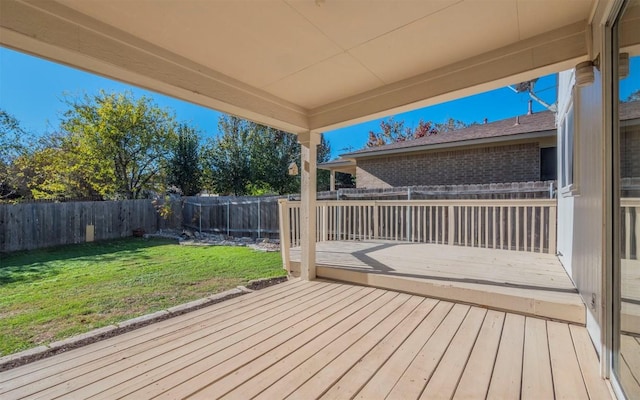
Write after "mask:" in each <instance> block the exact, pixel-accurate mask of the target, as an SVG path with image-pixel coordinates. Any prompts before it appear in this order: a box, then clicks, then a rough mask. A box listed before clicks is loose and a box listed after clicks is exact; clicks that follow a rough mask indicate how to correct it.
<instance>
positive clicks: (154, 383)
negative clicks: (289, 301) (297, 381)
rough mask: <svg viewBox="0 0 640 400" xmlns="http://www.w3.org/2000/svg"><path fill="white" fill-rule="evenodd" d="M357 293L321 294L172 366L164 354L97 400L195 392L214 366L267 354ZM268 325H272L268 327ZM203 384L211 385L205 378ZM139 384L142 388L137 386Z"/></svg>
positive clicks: (192, 354) (182, 356)
mask: <svg viewBox="0 0 640 400" xmlns="http://www.w3.org/2000/svg"><path fill="white" fill-rule="evenodd" d="M358 292H359V291H358V290H357V289H356V290H355V291H353V290H352V289H347V290H346V291H342V292H340V293H335V292H333V291H332V292H324V293H323V296H321V297H318V298H316V299H315V301H313V302H309V303H305V304H301V305H300V307H298V308H294V309H291V310H287V312H284V313H280V314H279V315H278V316H277V318H276V319H275V320H273V321H270V324H265V323H262V324H258V325H255V326H254V327H252V329H244V330H243V331H241V332H240V333H239V334H235V335H233V336H228V337H226V338H225V339H224V340H221V341H219V342H218V343H213V344H211V345H207V346H206V347H202V348H199V349H197V350H196V351H191V352H189V353H187V354H186V356H185V355H180V356H179V357H177V358H175V359H174V361H173V362H171V363H169V362H166V357H167V355H166V354H163V355H162V356H161V357H158V358H157V359H155V360H153V362H151V363H145V364H144V365H140V366H136V367H134V369H129V370H127V371H123V373H124V375H123V377H131V376H132V375H137V376H139V375H142V374H144V376H145V379H144V380H135V381H133V382H131V383H128V382H127V383H123V384H120V385H117V387H118V388H119V391H118V392H117V393H114V394H112V393H110V392H109V391H103V392H100V395H99V398H104V399H109V398H113V397H115V396H116V395H117V396H119V395H122V394H124V393H126V394H127V395H128V396H131V397H134V398H136V397H145V398H149V397H152V396H157V395H160V394H162V393H164V392H165V391H168V390H170V389H173V388H177V387H185V386H188V387H189V389H188V390H191V391H195V390H197V389H198V388H199V387H201V386H198V385H197V384H196V383H195V382H194V381H198V380H202V379H203V377H202V374H204V373H205V372H208V371H209V370H211V369H212V368H213V367H215V366H219V365H224V366H223V367H220V369H223V368H225V367H228V364H230V363H232V362H237V360H238V358H242V354H243V352H245V351H246V350H247V349H251V350H252V355H253V356H254V357H258V356H259V355H260V354H261V352H262V351H267V350H264V349H265V348H269V346H274V345H277V343H281V342H282V341H286V340H287V339H289V338H291V337H292V336H293V335H295V334H296V333H298V332H299V331H300V330H304V329H305V328H307V327H308V326H310V325H313V324H314V323H317V322H319V321H321V320H322V319H323V318H324V316H325V315H326V314H327V313H331V312H333V311H334V310H337V309H339V308H340V302H342V301H344V299H346V298H349V297H350V296H351V295H353V294H354V293H358ZM365 292H367V290H365ZM336 304H338V305H336ZM271 322H275V323H272V324H271ZM274 343H275V344H274ZM230 360H233V361H230ZM225 363H226V364H225ZM176 371H180V373H181V375H182V376H179V375H176ZM220 376H224V374H222V375H220ZM185 377H186V379H185ZM206 382H207V383H208V382H210V381H209V379H208V378H207V381H206ZM141 383H143V384H144V385H140V384H141ZM204 385H205V384H202V386H204Z"/></svg>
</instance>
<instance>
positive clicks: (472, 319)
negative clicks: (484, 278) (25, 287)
mask: <svg viewBox="0 0 640 400" xmlns="http://www.w3.org/2000/svg"><path fill="white" fill-rule="evenodd" d="M225 303H226V304H225ZM525 321H526V322H525ZM545 327H546V330H545ZM623 344H624V346H623V357H622V358H621V362H622V364H621V370H620V373H621V376H622V378H623V379H624V380H625V381H626V382H634V381H635V382H637V377H634V375H633V373H632V372H631V371H632V370H633V371H635V370H637V369H640V367H639V365H640V359H639V358H638V357H637V356H635V355H633V354H635V353H634V352H635V351H637V349H635V348H636V347H640V344H639V342H638V341H637V340H636V339H635V338H633V337H628V336H627V337H625V338H624V339H623ZM629 347H633V348H634V349H635V350H632V351H631V352H629V351H624V349H627V348H629ZM78 350H81V351H76V350H73V351H70V352H68V353H67V354H61V355H59V356H54V357H51V358H49V359H45V360H41V361H38V362H34V363H32V364H28V365H25V366H23V367H20V368H16V369H14V370H10V371H5V372H4V373H0V391H3V392H6V393H3V394H1V395H0V397H1V398H2V399H3V400H4V399H5V398H6V399H13V398H16V399H17V398H20V399H22V398H47V399H48V398H54V397H57V396H60V397H62V398H94V399H95V398H98V399H116V398H131V399H136V400H137V399H142V400H144V399H147V398H152V397H155V398H157V397H158V396H159V397H160V398H186V397H189V398H196V399H212V398H219V397H221V396H222V397H224V398H230V399H235V398H254V397H256V396H257V397H258V398H284V397H287V396H289V397H290V398H303V399H307V398H308V399H313V398H326V399H343V398H344V399H346V398H364V399H382V398H389V399H405V398H409V399H411V398H418V397H420V396H422V397H423V398H430V399H431V398H436V399H437V398H451V397H452V396H453V397H455V398H456V399H469V398H485V396H486V397H487V398H520V396H521V398H558V399H559V398H577V399H579V398H592V399H594V398H608V397H609V396H610V393H609V392H608V389H607V387H606V385H605V384H604V381H603V380H602V379H600V378H599V376H598V373H599V370H598V359H597V355H596V353H595V349H594V348H593V345H592V344H591V342H590V338H589V336H588V333H587V330H586V329H585V328H584V327H581V326H576V325H568V324H566V323H561V322H552V321H545V320H542V319H539V318H533V317H523V316H521V315H516V314H512V313H503V312H499V311H493V310H489V311H487V310H486V309H484V308H479V307H473V306H469V305H462V304H453V303H451V302H446V301H438V300H435V299H431V298H424V297H420V296H415V295H408V294H401V293H397V292H392V291H388V290H382V289H375V288H371V287H358V286H353V285H346V284H337V283H334V282H322V281H316V282H300V281H298V282H288V283H286V284H284V285H278V286H276V287H274V288H269V289H265V291H258V292H255V293H251V294H248V295H245V296H241V297H238V298H236V299H233V300H230V301H229V302H228V303H227V302H224V303H220V304H216V305H213V306H210V307H205V308H203V309H201V310H198V311H196V312H193V313H189V314H185V315H183V316H180V317H176V318H173V319H170V320H166V321H162V322H160V323H158V324H153V326H148V327H144V328H140V329H138V330H134V331H132V332H129V333H126V334H123V335H121V336H118V337H115V338H112V339H108V340H105V341H103V342H98V343H95V344H92V345H88V346H86V347H85V348H82V349H78ZM58 360H60V362H58ZM105 360H106V361H105ZM551 380H552V382H553V385H551V384H550V381H551ZM7 390H8V391H7ZM627 390H629V393H628V394H629V395H630V396H632V397H633V396H640V384H638V385H631V387H629V388H627ZM587 396H588V397H587Z"/></svg>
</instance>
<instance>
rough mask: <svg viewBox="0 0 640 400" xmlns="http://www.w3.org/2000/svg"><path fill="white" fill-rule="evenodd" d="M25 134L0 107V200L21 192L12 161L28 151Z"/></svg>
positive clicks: (19, 194) (13, 118) (14, 119)
mask: <svg viewBox="0 0 640 400" xmlns="http://www.w3.org/2000/svg"><path fill="white" fill-rule="evenodd" d="M27 136H28V134H27V132H26V131H25V130H24V129H23V128H22V126H21V125H20V122H19V121H18V120H17V119H16V118H15V117H14V116H13V115H11V114H9V113H8V112H6V111H5V110H2V109H0V200H2V199H6V198H14V197H20V196H21V194H23V191H21V190H20V181H19V179H18V177H17V176H16V171H15V168H14V163H15V160H16V159H18V158H19V157H21V156H24V155H25V154H26V153H27V151H28V150H27V149H28V148H27V146H26V145H25V142H26V140H27Z"/></svg>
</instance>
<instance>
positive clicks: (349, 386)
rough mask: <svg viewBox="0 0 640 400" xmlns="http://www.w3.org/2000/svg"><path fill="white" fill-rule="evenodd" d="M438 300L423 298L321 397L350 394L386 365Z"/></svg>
mask: <svg viewBox="0 0 640 400" xmlns="http://www.w3.org/2000/svg"><path fill="white" fill-rule="evenodd" d="M438 303H439V302H438V301H437V300H433V299H425V301H424V302H422V304H420V306H418V308H417V309H416V310H414V311H413V312H412V313H411V315H410V316H409V317H408V318H406V319H405V320H404V321H403V322H402V323H401V324H399V325H398V326H397V327H396V328H395V329H394V330H393V331H392V332H391V333H389V335H388V336H387V337H385V338H384V339H383V340H382V341H381V342H380V343H379V344H378V345H376V346H375V347H374V348H373V349H372V350H371V351H370V352H369V353H368V354H367V355H366V356H364V357H363V358H362V359H360V360H358V362H357V364H356V365H354V366H352V367H351V369H349V371H347V373H346V374H344V375H342V377H341V378H340V379H339V380H338V381H336V382H335V383H334V384H333V385H331V386H330V387H329V389H328V391H327V392H325V393H324V394H323V395H322V396H321V397H322V398H324V399H338V398H351V397H353V396H355V394H356V393H358V391H360V389H361V388H362V387H363V386H364V385H365V384H366V383H367V381H369V379H371V377H372V376H373V375H374V374H375V373H376V371H378V369H379V368H380V367H381V366H383V365H385V364H386V363H387V362H388V360H389V358H390V357H391V356H392V355H393V354H395V353H396V352H397V351H398V350H399V347H400V346H401V345H402V344H403V343H405V340H407V338H408V337H409V336H410V335H411V334H412V333H413V332H414V331H416V330H417V328H418V327H419V326H420V324H421V323H423V322H424V321H425V319H426V318H427V316H428V315H431V313H432V311H434V308H435V307H436V305H437V304H438Z"/></svg>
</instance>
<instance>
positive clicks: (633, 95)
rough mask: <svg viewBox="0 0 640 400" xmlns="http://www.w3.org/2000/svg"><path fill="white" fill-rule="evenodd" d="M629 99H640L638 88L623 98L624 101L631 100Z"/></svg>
mask: <svg viewBox="0 0 640 400" xmlns="http://www.w3.org/2000/svg"><path fill="white" fill-rule="evenodd" d="M631 101H640V89H638V90H636V91H635V92H633V93H631V94H630V95H629V96H628V97H627V99H626V100H625V102H631Z"/></svg>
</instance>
